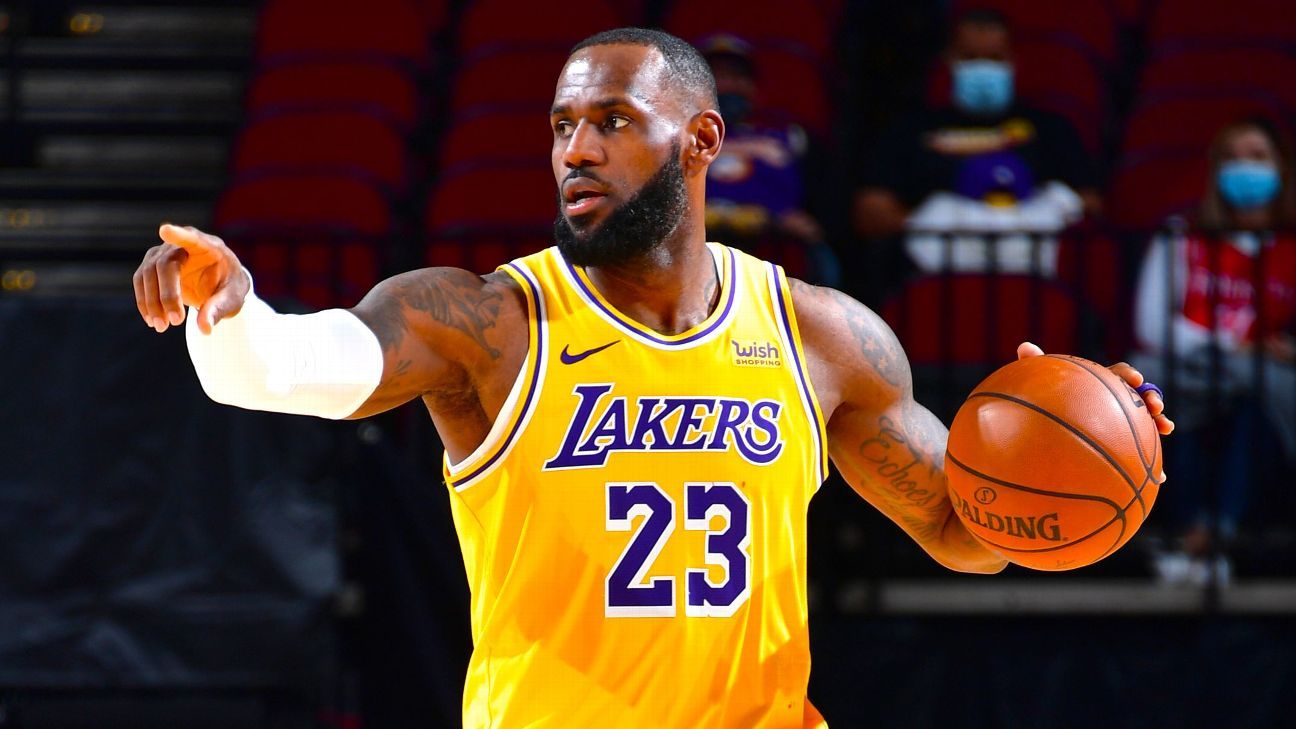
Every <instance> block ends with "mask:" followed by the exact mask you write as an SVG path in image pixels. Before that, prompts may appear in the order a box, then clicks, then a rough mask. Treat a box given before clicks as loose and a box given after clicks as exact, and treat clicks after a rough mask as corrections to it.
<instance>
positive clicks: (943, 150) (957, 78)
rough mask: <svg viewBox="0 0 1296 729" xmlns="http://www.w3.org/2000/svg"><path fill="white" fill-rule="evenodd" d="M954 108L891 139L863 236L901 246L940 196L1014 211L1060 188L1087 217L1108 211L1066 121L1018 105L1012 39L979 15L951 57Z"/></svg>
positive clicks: (961, 30) (865, 200)
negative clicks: (918, 213) (898, 239)
mask: <svg viewBox="0 0 1296 729" xmlns="http://www.w3.org/2000/svg"><path fill="white" fill-rule="evenodd" d="M945 58H946V60H947V61H948V63H949V64H950V75H951V80H952V84H951V94H950V103H949V104H947V105H945V106H942V107H939V108H928V109H923V110H920V111H918V112H916V113H914V114H912V115H910V116H908V117H906V118H903V119H901V120H900V121H899V123H898V124H896V125H895V126H893V127H892V128H891V129H890V130H888V131H887V132H886V133H884V134H883V136H882V137H881V139H880V140H879V141H878V144H877V145H876V147H875V149H874V150H873V153H872V154H871V155H870V158H869V159H868V160H867V162H866V164H865V165H864V167H863V170H862V173H861V177H860V179H859V185H858V188H857V192H856V194H855V200H854V203H853V210H852V218H853V224H854V227H855V231H856V233H858V234H859V235H860V236H861V237H862V238H865V239H870V240H872V239H887V238H893V237H895V236H897V235H898V234H900V233H901V232H902V231H904V229H905V226H906V223H907V222H908V220H909V217H910V214H911V213H912V212H913V211H914V209H915V208H917V207H918V206H919V205H921V204H922V203H923V202H924V201H926V200H928V199H929V197H930V196H931V195H932V194H933V193H936V192H948V193H954V194H956V195H958V196H960V197H962V198H966V199H967V200H971V201H979V202H983V203H985V204H987V205H989V206H991V207H1010V206H1013V205H1016V204H1017V203H1018V202H1021V201H1023V200H1026V199H1028V198H1030V197H1032V196H1033V195H1035V194H1036V193H1037V192H1039V191H1041V190H1043V189H1044V186H1045V185H1046V183H1051V182H1060V183H1062V184H1064V185H1066V186H1067V187H1068V188H1069V189H1070V190H1071V191H1074V192H1075V193H1076V195H1078V200H1077V201H1076V206H1077V207H1082V208H1083V211H1084V213H1085V214H1087V215H1092V214H1094V213H1096V212H1098V210H1099V206H1100V204H1101V198H1100V196H1099V194H1098V191H1097V189H1096V179H1095V172H1094V170H1093V165H1092V162H1091V160H1090V159H1089V158H1088V156H1087V155H1086V153H1085V151H1084V147H1083V145H1082V144H1081V141H1080V139H1079V136H1078V135H1077V134H1076V132H1075V130H1074V129H1073V128H1072V127H1071V126H1070V125H1069V124H1068V123H1067V121H1066V120H1064V119H1062V118H1061V117H1058V116H1055V115H1053V114H1049V113H1046V112H1043V111H1040V110H1037V109H1032V108H1031V107H1030V106H1029V105H1027V104H1024V103H1022V102H1021V101H1020V100H1017V99H1016V98H1014V94H1013V59H1012V44H1011V38H1010V35H1009V29H1008V26H1007V24H1006V22H1005V21H1004V19H1003V17H1002V16H1001V15H999V14H998V13H996V12H993V11H989V10H973V11H969V12H968V13H966V14H964V15H963V16H961V17H960V18H959V20H958V21H957V22H956V23H955V25H954V27H953V30H952V33H951V36H950V43H949V46H948V48H947V49H946V52H945Z"/></svg>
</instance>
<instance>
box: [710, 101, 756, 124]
mask: <svg viewBox="0 0 1296 729" xmlns="http://www.w3.org/2000/svg"><path fill="white" fill-rule="evenodd" d="M716 105H718V106H719V107H720V116H722V117H724V120H725V121H726V122H729V123H730V124H740V123H742V121H743V120H744V119H746V118H747V115H748V114H751V108H752V104H751V100H750V99H748V98H747V97H746V96H743V95H742V94H717V95H716Z"/></svg>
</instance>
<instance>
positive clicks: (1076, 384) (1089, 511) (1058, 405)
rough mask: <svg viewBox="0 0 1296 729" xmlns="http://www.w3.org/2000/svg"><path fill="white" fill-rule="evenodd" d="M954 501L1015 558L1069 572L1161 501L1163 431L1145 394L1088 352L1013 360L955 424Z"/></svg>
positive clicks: (950, 467) (971, 525) (951, 456)
mask: <svg viewBox="0 0 1296 729" xmlns="http://www.w3.org/2000/svg"><path fill="white" fill-rule="evenodd" d="M945 472H946V473H947V474H948V475H949V486H950V500H951V501H952V502H953V504H954V512H955V513H956V514H958V515H959V518H960V519H962V520H963V523H964V525H966V526H967V528H968V531H970V532H972V534H973V535H975V536H976V537H977V538H978V539H980V540H981V541H983V542H985V543H986V544H987V545H988V546H989V547H990V548H992V549H994V550H996V551H998V552H999V553H1001V554H1002V555H1003V556H1004V557H1005V558H1007V559H1008V560H1009V561H1010V562H1013V563H1014V564H1018V565H1021V566H1023V567H1030V568H1032V569H1037V570H1069V569H1075V568H1077V567H1083V566H1085V565H1088V564H1093V563H1094V562H1097V561H1098V560H1100V559H1102V558H1104V557H1106V556H1107V555H1109V554H1111V553H1112V552H1115V551H1116V550H1117V549H1119V548H1120V547H1121V545H1123V544H1125V542H1127V541H1129V538H1130V537H1132V536H1134V533H1135V532H1136V531H1138V528H1139V527H1140V526H1142V524H1143V520H1144V519H1146V518H1147V515H1148V512H1149V511H1151V509H1152V503H1153V502H1154V501H1155V500H1156V496H1157V491H1158V490H1159V488H1158V485H1157V481H1156V479H1157V475H1158V474H1160V473H1161V439H1160V437H1159V436H1158V434H1157V430H1156V424H1155V423H1154V422H1153V421H1152V416H1151V415H1150V414H1148V411H1147V407H1146V405H1145V404H1144V403H1143V398H1142V397H1141V396H1140V395H1139V394H1138V393H1137V392H1135V391H1134V389H1133V388H1131V387H1130V386H1129V385H1128V384H1126V382H1125V381H1124V380H1122V379H1121V378H1120V377H1119V376H1117V375H1115V374H1113V373H1112V372H1111V371H1110V370H1108V369H1107V368H1106V367H1103V366H1102V365H1100V364H1097V363H1095V362H1090V361H1089V360H1087V359H1082V358H1080V357H1070V356H1065V355H1044V356H1041V357H1028V358H1026V359H1022V360H1018V361H1016V362H1013V363H1012V364H1009V365H1006V366H1004V367H1001V368H1000V369H998V370H996V371H995V372H994V373H993V374H991V375H990V376H989V377H987V378H986V379H985V380H984V381H983V382H982V383H981V384H980V385H977V388H976V389H975V390H973V392H972V394H971V395H969V396H968V399H967V401H966V402H965V403H963V406H962V407H961V408H959V411H958V414H957V415H955V416H954V423H953V425H952V426H951V427H950V434H949V446H948V448H947V450H946V453H945Z"/></svg>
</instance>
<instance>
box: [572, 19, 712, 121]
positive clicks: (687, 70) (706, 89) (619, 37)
mask: <svg viewBox="0 0 1296 729" xmlns="http://www.w3.org/2000/svg"><path fill="white" fill-rule="evenodd" d="M612 45H629V46H646V47H649V48H656V49H657V51H658V52H659V53H661V55H662V58H663V59H665V60H666V67H667V69H669V72H670V75H671V78H672V80H674V81H676V82H677V83H679V84H680V85H681V86H682V87H683V88H684V89H687V90H688V91H690V92H692V93H693V95H694V96H695V97H696V98H697V99H698V101H699V103H701V104H702V105H703V107H704V108H715V106H716V84H715V76H714V75H713V74H712V73H711V66H710V64H708V63H707V62H706V59H705V58H703V57H702V54H701V53H699V52H698V49H696V48H694V47H693V46H692V45H691V44H690V43H689V42H688V41H685V40H684V39H682V38H678V37H676V36H673V35H671V34H670V33H665V32H662V31H660V30H653V29H651V28H616V29H615V30H605V31H603V32H602V33H595V34H594V35H592V36H590V37H588V38H586V39H585V40H583V41H581V42H580V43H577V44H576V45H575V46H574V47H572V49H571V52H572V54H574V53H576V52H577V51H580V50H584V49H586V48H590V47H592V46H612Z"/></svg>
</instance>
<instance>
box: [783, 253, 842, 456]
mask: <svg viewBox="0 0 1296 729" xmlns="http://www.w3.org/2000/svg"><path fill="white" fill-rule="evenodd" d="M770 268H771V269H772V270H773V271H774V287H775V289H776V293H777V294H778V295H777V296H776V297H775V304H776V305H777V306H778V312H779V322H780V323H781V324H782V325H783V332H784V333H785V334H787V338H788V349H791V350H792V363H793V364H795V365H796V377H797V384H799V385H800V386H801V394H802V395H803V396H804V397H805V402H806V406H807V407H808V408H810V417H811V420H812V422H811V423H810V427H811V428H814V429H815V430H816V431H818V430H819V423H820V422H821V421H822V420H823V418H821V417H820V415H819V405H818V403H816V402H815V399H814V393H813V392H812V391H811V390H810V381H809V375H808V374H807V373H806V370H805V369H804V368H803V367H802V366H801V348H800V347H799V346H798V342H797V339H796V337H795V336H794V335H793V333H792V320H791V319H790V318H789V317H788V307H787V303H786V302H784V301H783V274H782V271H780V270H779V267H778V266H776V265H774V264H773V263H771V264H770ZM788 296H791V292H790V291H789V292H788ZM825 436H826V434H825V433H819V438H820V443H819V455H818V459H819V468H820V471H819V474H820V476H821V477H822V478H825V479H827V478H828V462H827V459H826V458H825V456H824V444H823V442H822V439H823V438H824V437H825Z"/></svg>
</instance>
